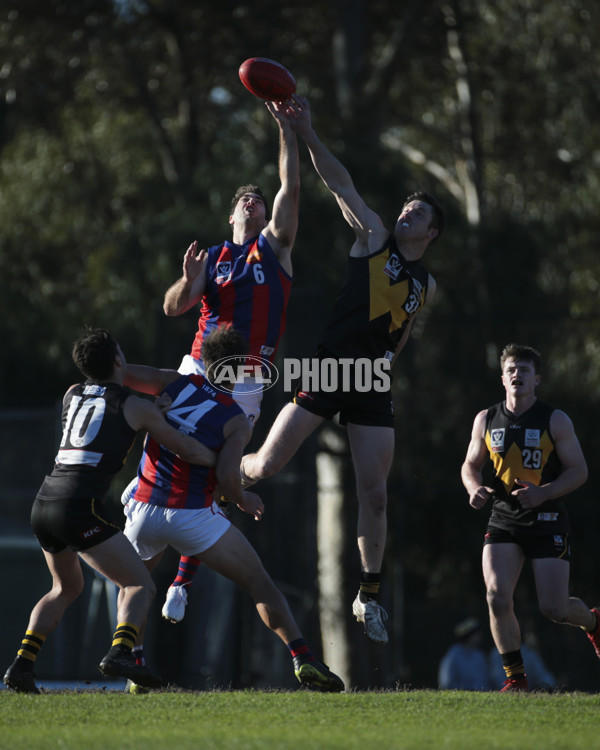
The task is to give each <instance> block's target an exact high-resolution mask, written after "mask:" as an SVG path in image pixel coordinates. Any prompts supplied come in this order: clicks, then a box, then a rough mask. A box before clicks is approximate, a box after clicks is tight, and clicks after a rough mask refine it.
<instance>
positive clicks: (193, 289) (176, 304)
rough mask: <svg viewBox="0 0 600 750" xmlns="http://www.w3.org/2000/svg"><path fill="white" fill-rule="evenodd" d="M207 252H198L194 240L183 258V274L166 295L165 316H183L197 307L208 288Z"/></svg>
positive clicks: (196, 243)
mask: <svg viewBox="0 0 600 750" xmlns="http://www.w3.org/2000/svg"><path fill="white" fill-rule="evenodd" d="M206 258H207V252H206V250H198V242H197V241H196V240H194V242H192V244H191V245H190V246H189V247H188V249H187V250H186V252H185V255H184V256H183V273H182V276H181V278H179V279H178V280H177V281H176V282H175V283H174V284H172V285H171V286H170V287H169V288H168V289H167V291H166V293H165V299H164V303H163V310H164V312H165V315H169V316H175V315H182V314H183V313H184V312H187V311H188V310H190V309H191V308H192V307H194V305H197V304H198V302H200V299H201V298H202V295H203V294H204V289H205V287H206Z"/></svg>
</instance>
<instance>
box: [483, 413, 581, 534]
mask: <svg viewBox="0 0 600 750" xmlns="http://www.w3.org/2000/svg"><path fill="white" fill-rule="evenodd" d="M553 411H554V408H553V407H552V406H549V405H548V404H546V403H544V402H543V401H540V400H539V399H538V400H536V401H535V403H534V404H533V406H531V408H529V409H528V410H527V411H526V412H524V413H523V414H520V415H519V416H515V415H514V414H512V413H511V412H509V411H508V410H507V408H506V404H505V402H504V401H503V402H501V403H499V404H495V405H494V406H492V407H490V408H489V409H488V411H487V416H486V421H485V444H486V446H487V449H488V451H489V454H490V458H491V460H492V463H493V465H494V474H495V476H494V479H493V482H492V487H493V489H494V504H493V507H492V514H491V516H490V521H489V525H490V526H494V527H496V528H500V529H505V530H507V531H512V530H515V529H516V528H518V529H519V531H520V533H531V534H532V535H540V534H566V533H568V531H569V518H568V515H567V510H566V508H565V505H564V503H563V502H562V500H561V499H555V500H548V501H547V502H545V503H543V504H542V505H540V506H539V507H537V508H533V509H529V510H524V509H523V508H522V507H521V504H520V503H519V501H518V500H517V499H516V498H515V497H513V496H512V495H511V494H510V493H511V492H512V491H513V490H514V489H518V487H519V485H518V484H516V480H517V479H522V480H524V481H526V482H532V483H533V484H536V485H540V484H547V483H548V482H551V481H552V480H553V479H556V477H557V476H558V475H559V474H560V473H561V471H562V465H561V463H560V460H559V458H558V456H557V454H556V447H555V443H554V439H553V438H552V434H551V433H550V417H551V415H552V412H553Z"/></svg>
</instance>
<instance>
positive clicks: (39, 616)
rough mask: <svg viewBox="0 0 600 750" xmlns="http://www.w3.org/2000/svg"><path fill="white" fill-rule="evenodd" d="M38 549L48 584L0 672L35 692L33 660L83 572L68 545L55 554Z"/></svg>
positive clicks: (21, 689) (16, 687)
mask: <svg viewBox="0 0 600 750" xmlns="http://www.w3.org/2000/svg"><path fill="white" fill-rule="evenodd" d="M42 551H43V553H44V556H45V558H46V563H47V565H48V570H49V571H50V575H51V576H52V588H51V589H50V591H49V592H48V593H47V594H45V595H44V596H43V597H42V598H41V599H40V600H39V602H38V603H37V604H36V605H35V607H34V608H33V610H32V612H31V615H30V617H29V623H28V625H27V631H26V633H25V636H24V638H23V641H22V642H21V647H20V649H19V651H18V653H17V657H16V659H15V661H14V662H13V663H12V664H11V666H10V667H9V668H8V670H7V672H6V674H5V675H4V682H5V684H6V685H8V687H9V688H11V689H12V690H16V691H17V692H24V693H39V690H38V689H37V687H36V685H35V680H34V674H33V669H34V664H35V660H36V659H37V656H38V654H39V652H40V650H41V648H42V646H43V644H44V641H45V640H46V638H47V636H48V635H49V634H50V633H51V632H52V631H53V630H55V628H56V627H57V626H58V624H59V623H60V621H61V619H62V617H63V615H64V612H65V610H66V609H67V607H68V606H69V605H70V604H71V603H72V602H74V601H75V599H76V598H77V597H78V596H79V594H80V593H81V591H82V589H83V574H82V572H81V564H80V562H79V559H78V557H77V553H76V552H73V551H72V550H70V549H64V550H62V552H58V553H56V554H53V553H51V552H46V550H42Z"/></svg>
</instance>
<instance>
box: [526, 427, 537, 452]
mask: <svg viewBox="0 0 600 750" xmlns="http://www.w3.org/2000/svg"><path fill="white" fill-rule="evenodd" d="M525 447H526V448H539V447H540V431H539V430H525Z"/></svg>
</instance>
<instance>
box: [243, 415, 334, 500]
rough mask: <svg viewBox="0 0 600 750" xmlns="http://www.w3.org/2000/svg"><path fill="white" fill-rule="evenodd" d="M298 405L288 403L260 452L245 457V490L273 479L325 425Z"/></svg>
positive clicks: (318, 417) (321, 419) (318, 416)
mask: <svg viewBox="0 0 600 750" xmlns="http://www.w3.org/2000/svg"><path fill="white" fill-rule="evenodd" d="M323 420H324V417H322V416H320V415H318V414H313V413H312V412H310V411H308V410H307V409H305V408H304V407H302V406H298V405H297V404H292V403H289V404H286V405H285V406H284V407H283V409H282V410H281V411H280V412H279V414H278V416H277V419H276V420H275V422H274V423H273V426H272V427H271V429H270V430H269V434H268V435H267V437H266V439H265V442H264V443H263V444H262V445H261V447H260V448H259V450H258V451H257V452H256V453H247V454H246V455H245V456H244V457H243V458H242V465H241V476H242V482H243V485H244V487H249V486H250V485H252V484H255V483H256V482H258V481H260V480H261V479H266V478H267V477H270V476H273V474H276V473H277V472H278V471H279V470H280V469H282V468H283V467H284V466H285V465H286V464H287V463H288V461H289V460H290V459H291V458H292V457H293V456H294V454H295V453H296V451H297V450H298V448H299V447H300V446H301V445H302V443H303V442H304V441H305V440H306V438H307V437H308V436H309V435H310V434H311V433H312V432H313V431H314V430H315V429H316V428H317V427H318V426H319V425H320V424H321V423H322V422H323Z"/></svg>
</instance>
